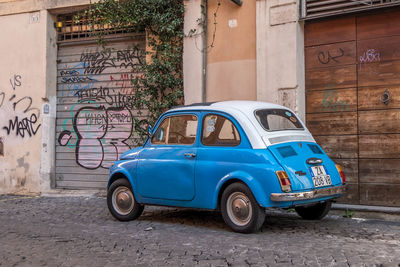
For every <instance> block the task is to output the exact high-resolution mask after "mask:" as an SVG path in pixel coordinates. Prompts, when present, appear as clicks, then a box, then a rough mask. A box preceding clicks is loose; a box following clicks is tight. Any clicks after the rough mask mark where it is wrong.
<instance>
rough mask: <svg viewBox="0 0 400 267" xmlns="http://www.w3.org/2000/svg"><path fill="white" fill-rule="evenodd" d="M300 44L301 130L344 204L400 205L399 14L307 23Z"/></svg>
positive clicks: (398, 12) (390, 13)
mask: <svg viewBox="0 0 400 267" xmlns="http://www.w3.org/2000/svg"><path fill="white" fill-rule="evenodd" d="M305 46H306V47H305V58H306V99H307V108H306V113H307V125H308V127H309V129H310V130H311V132H312V133H313V135H314V136H315V139H316V140H317V142H318V143H319V144H320V145H321V146H322V147H323V148H324V149H325V151H326V152H327V153H328V154H329V155H330V156H331V157H332V159H333V160H334V161H335V162H337V163H339V164H341V165H342V166H343V167H344V171H345V173H346V177H347V181H348V192H347V193H346V195H345V197H344V198H343V199H342V201H343V202H346V203H353V204H367V205H385V206H400V194H399V193H398V192H400V11H395V12H393V11H392V12H389V13H388V12H385V13H380V14H376V15H363V16H352V17H346V18H338V19H331V20H326V21H318V22H312V23H308V24H306V27H305ZM386 100H388V101H386Z"/></svg>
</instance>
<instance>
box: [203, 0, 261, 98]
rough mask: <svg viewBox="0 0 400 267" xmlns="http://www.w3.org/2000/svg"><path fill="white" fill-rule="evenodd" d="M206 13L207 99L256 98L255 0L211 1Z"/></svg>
mask: <svg viewBox="0 0 400 267" xmlns="http://www.w3.org/2000/svg"><path fill="white" fill-rule="evenodd" d="M218 2H220V3H221V5H220V6H219V8H218ZM217 8H218V11H217V12H216V10H217ZM215 13H216V18H215V20H216V21H214V14H215ZM207 15H208V22H207V27H208V29H207V43H208V46H209V47H208V48H207V92H206V96H207V97H206V99H207V101H219V100H233V99H243V100H255V99H256V98H257V90H256V2H255V1H254V0H243V5H242V6H238V5H236V4H234V3H233V2H232V1H230V0H220V1H218V0H211V1H208V12H207ZM215 22H216V24H214V23H215ZM214 27H216V28H214ZM214 35H215V39H214Z"/></svg>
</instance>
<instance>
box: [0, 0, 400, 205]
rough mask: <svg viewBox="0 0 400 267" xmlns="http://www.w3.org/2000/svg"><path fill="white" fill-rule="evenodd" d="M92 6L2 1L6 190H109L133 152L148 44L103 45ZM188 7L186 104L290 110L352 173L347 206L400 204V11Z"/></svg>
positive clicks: (218, 3)
mask: <svg viewBox="0 0 400 267" xmlns="http://www.w3.org/2000/svg"><path fill="white" fill-rule="evenodd" d="M89 2H90V1H84V0H75V1H45V0H43V1H28V0H15V1H0V36H1V38H2V42H0V48H1V50H0V51H2V52H1V53H2V57H1V64H0V68H1V71H0V110H1V113H0V123H1V125H0V126H1V129H0V168H1V169H2V170H3V175H2V176H1V177H0V193H11V192H22V193H27V192H33V193H48V192H55V191H58V190H65V189H98V188H104V186H105V183H106V180H107V172H108V169H107V168H108V167H109V164H110V163H111V162H112V161H113V160H115V159H116V157H117V156H118V155H119V154H120V153H122V152H124V151H126V150H127V149H129V148H130V147H132V146H134V139H135V138H136V136H135V133H134V131H133V129H132V127H133V126H132V120H133V118H134V117H135V118H137V117H138V116H139V117H140V116H141V115H139V114H138V111H136V110H134V109H133V108H132V107H131V106H129V105H128V104H125V103H128V102H129V99H130V95H131V94H132V90H134V88H133V87H132V84H130V79H131V77H132V75H135V71H134V70H135V68H134V66H135V62H136V60H138V57H139V56H140V53H141V51H143V50H144V49H145V47H146V40H145V36H144V35H143V34H141V33H134V34H132V33H129V34H127V33H123V32H118V33H115V34H114V35H112V36H111V37H110V40H109V43H108V44H107V45H108V47H106V49H105V50H104V49H100V48H99V47H98V46H97V44H96V43H95V41H94V40H92V39H90V38H88V35H87V31H86V29H85V28H82V27H81V28H76V27H75V26H74V25H72V24H73V23H72V22H71V20H72V19H71V18H72V16H73V14H75V12H76V11H78V10H81V9H82V8H84V7H85V6H87V5H88V4H89ZM364 2H365V1H364ZM370 2H371V3H370ZM183 3H184V5H185V23H184V32H185V34H186V37H185V38H184V54H183V69H184V90H185V103H186V104H191V103H196V102H205V101H219V100H234V99H243V100H259V101H267V102H273V103H278V104H281V105H284V106H287V107H289V108H291V109H293V110H294V111H295V112H296V113H297V114H298V115H299V116H300V117H301V118H302V119H304V120H305V121H306V122H307V125H308V127H309V128H310V130H311V132H312V133H313V134H314V136H315V137H316V140H317V141H318V142H319V143H320V144H321V146H322V147H323V148H324V149H325V150H326V152H327V153H328V154H329V155H330V156H331V157H332V158H333V159H334V160H335V161H336V162H338V163H340V164H342V165H343V166H344V170H345V173H346V174H347V178H348V183H349V191H348V193H347V194H346V196H345V198H344V199H343V200H342V201H344V202H346V203H352V204H365V205H384V206H400V197H399V194H397V192H399V191H400V168H399V167H398V165H399V163H400V151H399V148H398V147H399V146H398V145H397V144H398V139H399V138H400V128H399V125H400V123H399V122H400V121H399V118H400V116H399V114H400V113H399V103H398V101H397V100H398V98H399V97H397V96H396V94H397V91H398V90H400V89H398V88H397V87H398V86H399V85H398V83H397V79H398V77H399V74H398V71H397V67H398V66H397V65H398V64H399V62H400V61H399V55H400V52H399V50H398V47H400V46H399V45H398V44H400V31H399V29H400V19H399V18H400V11H399V8H398V7H397V5H398V2H397V1H368V3H367V4H365V3H361V2H360V1H306V0H303V1H296V0H243V1H231V0H210V1H206V2H204V1H202V0H187V1H184V2H183ZM56 22H62V24H60V25H57V23H56ZM204 26H206V27H204ZM193 33H194V34H193ZM107 49H108V50H107ZM107 57H114V58H115V57H116V58H118V60H117V61H114V60H113V61H112V62H111V61H109V62H107V60H98V61H97V62H96V59H100V58H101V59H107ZM89 61H90V64H89V63H88V62H89ZM121 103H122V104H121ZM132 140H133V141H132Z"/></svg>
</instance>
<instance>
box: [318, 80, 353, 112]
mask: <svg viewBox="0 0 400 267" xmlns="http://www.w3.org/2000/svg"><path fill="white" fill-rule="evenodd" d="M322 107H323V108H324V109H326V110H328V111H349V110H350V106H349V104H348V103H347V102H345V101H343V100H339V92H338V90H336V89H335V86H334V85H327V86H326V90H325V91H324V93H323V96H322Z"/></svg>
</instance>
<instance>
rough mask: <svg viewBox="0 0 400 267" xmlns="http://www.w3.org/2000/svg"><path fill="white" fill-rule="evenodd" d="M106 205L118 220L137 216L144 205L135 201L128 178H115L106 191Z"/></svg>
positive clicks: (133, 218)
mask: <svg viewBox="0 0 400 267" xmlns="http://www.w3.org/2000/svg"><path fill="white" fill-rule="evenodd" d="M107 206H108V209H109V210H110V213H111V214H112V216H113V217H114V218H116V219H117V220H120V221H131V220H135V219H136V218H138V217H139V216H140V215H141V214H142V212H143V209H144V206H143V205H141V204H139V203H138V202H137V201H136V198H135V196H134V194H133V191H132V188H131V185H130V183H129V182H128V180H126V179H123V178H121V179H118V180H115V181H114V182H113V183H112V184H111V185H110V187H109V188H108V191H107Z"/></svg>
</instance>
